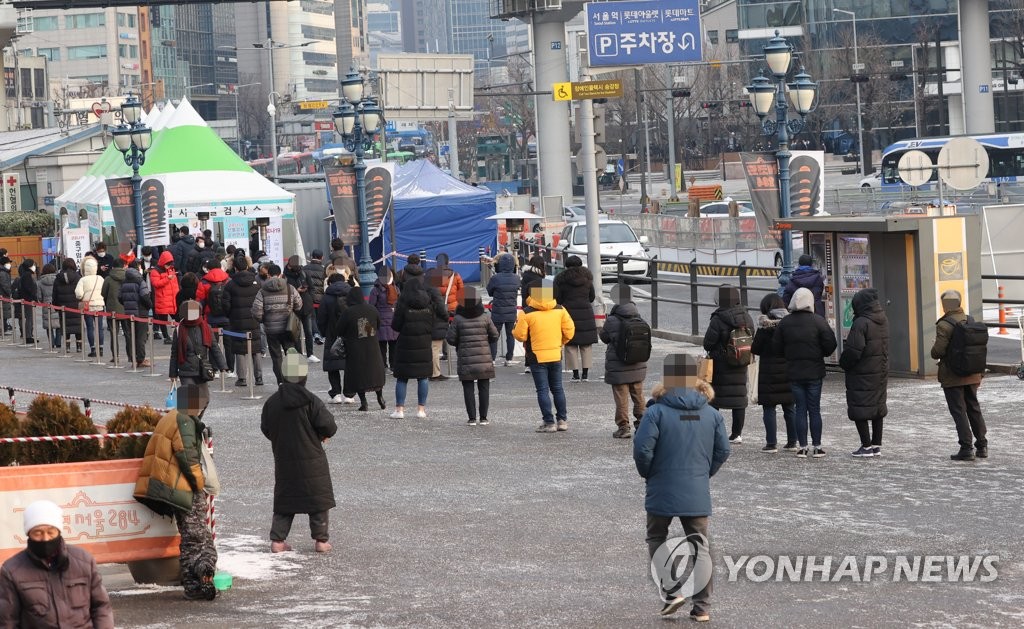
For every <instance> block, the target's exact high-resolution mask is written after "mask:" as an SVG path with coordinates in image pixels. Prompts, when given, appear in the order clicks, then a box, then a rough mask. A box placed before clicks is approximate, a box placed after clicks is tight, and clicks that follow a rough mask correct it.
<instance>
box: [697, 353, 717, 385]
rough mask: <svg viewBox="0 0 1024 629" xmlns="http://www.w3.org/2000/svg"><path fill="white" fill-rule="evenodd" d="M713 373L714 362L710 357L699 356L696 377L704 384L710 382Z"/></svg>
mask: <svg viewBox="0 0 1024 629" xmlns="http://www.w3.org/2000/svg"><path fill="white" fill-rule="evenodd" d="M714 371H715V361H714V360H712V358H711V357H710V356H701V357H700V359H699V360H698V361H697V377H698V378H700V379H701V380H703V381H704V382H711V376H712V374H713V373H714Z"/></svg>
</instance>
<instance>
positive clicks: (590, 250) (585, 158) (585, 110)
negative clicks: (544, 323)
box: [577, 66, 603, 303]
mask: <svg viewBox="0 0 1024 629" xmlns="http://www.w3.org/2000/svg"><path fill="white" fill-rule="evenodd" d="M589 70H590V68H589V67H587V66H582V67H581V68H580V80H581V81H589V80H590V73H589ZM577 123H578V124H579V125H580V143H581V147H580V158H581V162H582V163H581V165H580V166H581V168H582V171H583V198H584V204H585V207H586V216H587V223H586V229H587V243H589V244H588V245H587V267H588V268H590V269H593V271H594V273H593V276H594V294H595V295H598V296H600V295H601V294H602V292H601V291H602V286H601V275H602V274H601V246H600V242H601V230H600V220H599V217H598V209H599V208H598V190H597V160H596V157H595V155H594V153H595V151H596V150H597V147H596V141H595V134H594V101H593V100H591V99H589V98H585V99H583V100H581V101H580V109H579V118H578V119H577ZM598 301H599V303H603V302H601V301H600V297H598Z"/></svg>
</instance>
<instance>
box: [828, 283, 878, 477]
mask: <svg viewBox="0 0 1024 629" xmlns="http://www.w3.org/2000/svg"><path fill="white" fill-rule="evenodd" d="M851 304H852V306H853V325H852V326H850V334H849V335H848V336H847V337H846V340H845V341H844V342H843V353H842V354H840V355H839V366H840V367H842V368H843V371H845V372H846V411H847V414H848V415H849V417H850V419H851V420H853V422H854V423H856V424H857V432H858V433H860V448H859V449H857V450H856V451H855V452H854V453H853V456H855V457H858V458H867V457H875V456H882V420H883V419H884V418H885V416H886V415H887V414H888V413H889V409H888V408H887V407H886V404H885V401H886V388H887V387H888V384H889V319H888V318H886V316H885V310H884V309H883V308H882V304H881V302H879V300H878V291H877V290H875V289H873V288H865V289H862V290H860V291H858V292H857V294H856V295H854V296H853V299H852V300H851Z"/></svg>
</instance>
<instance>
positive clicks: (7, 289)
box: [0, 250, 14, 334]
mask: <svg viewBox="0 0 1024 629" xmlns="http://www.w3.org/2000/svg"><path fill="white" fill-rule="evenodd" d="M5 251H6V250H5ZM0 297H3V298H5V299H10V298H11V259H10V258H8V257H7V256H6V255H3V256H0ZM12 312H13V310H12V308H11V303H10V302H8V301H5V302H0V313H2V315H3V319H4V334H7V333H8V332H11V331H13V330H14V328H13V327H12V325H11V313H12Z"/></svg>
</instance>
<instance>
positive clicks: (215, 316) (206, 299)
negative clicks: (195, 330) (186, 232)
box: [196, 258, 235, 378]
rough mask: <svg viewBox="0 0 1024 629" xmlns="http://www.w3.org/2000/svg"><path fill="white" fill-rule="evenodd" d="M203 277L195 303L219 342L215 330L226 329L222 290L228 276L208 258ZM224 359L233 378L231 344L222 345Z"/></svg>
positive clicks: (197, 290) (226, 314)
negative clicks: (201, 305)
mask: <svg viewBox="0 0 1024 629" xmlns="http://www.w3.org/2000/svg"><path fill="white" fill-rule="evenodd" d="M203 271H204V273H203V277H202V279H201V280H199V288H197V289H196V301H198V302H199V303H201V304H203V317H204V318H205V319H206V322H207V323H209V324H210V327H211V328H215V331H214V336H215V338H216V339H217V342H218V343H219V342H220V333H219V332H217V331H216V329H224V328H226V327H228V324H229V323H230V320H229V319H228V311H227V310H226V309H225V308H224V289H225V288H227V284H228V280H229V279H231V278H230V277H229V276H228V274H227V273H226V272H225V271H224V270H223V269H222V268H221V267H220V262H218V261H217V260H216V259H214V258H208V259H207V260H205V261H204V262H203ZM224 358H225V360H227V365H228V376H227V377H228V378H234V377H235V374H234V371H235V354H234V352H232V351H231V343H224Z"/></svg>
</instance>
